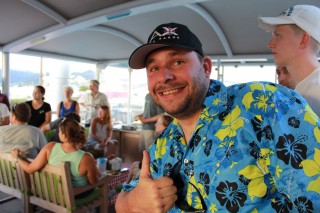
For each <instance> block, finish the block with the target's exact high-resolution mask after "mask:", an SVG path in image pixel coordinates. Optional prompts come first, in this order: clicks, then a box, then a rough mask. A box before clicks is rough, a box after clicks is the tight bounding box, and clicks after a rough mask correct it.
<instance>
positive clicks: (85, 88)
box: [79, 86, 89, 92]
mask: <svg viewBox="0 0 320 213" xmlns="http://www.w3.org/2000/svg"><path fill="white" fill-rule="evenodd" d="M88 89H89V87H88V86H80V88H79V91H81V92H82V91H87V90H88Z"/></svg>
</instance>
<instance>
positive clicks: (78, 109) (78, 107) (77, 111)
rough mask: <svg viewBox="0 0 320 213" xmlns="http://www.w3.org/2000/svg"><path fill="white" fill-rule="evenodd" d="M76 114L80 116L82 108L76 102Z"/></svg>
mask: <svg viewBox="0 0 320 213" xmlns="http://www.w3.org/2000/svg"><path fill="white" fill-rule="evenodd" d="M74 112H75V113H77V114H78V115H79V114H80V106H79V103H78V102H76V107H75V110H74Z"/></svg>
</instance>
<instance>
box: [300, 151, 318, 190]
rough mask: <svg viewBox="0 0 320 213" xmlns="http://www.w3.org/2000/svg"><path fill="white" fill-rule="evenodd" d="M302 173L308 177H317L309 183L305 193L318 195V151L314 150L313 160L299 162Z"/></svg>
mask: <svg viewBox="0 0 320 213" xmlns="http://www.w3.org/2000/svg"><path fill="white" fill-rule="evenodd" d="M301 165H302V167H303V171H304V173H305V174H306V175H307V176H308V177H313V176H318V177H317V179H315V180H313V181H310V183H309V184H308V187H307V191H315V192H317V193H320V150H319V149H317V148H315V149H314V160H310V159H307V160H304V161H302V162H301Z"/></svg>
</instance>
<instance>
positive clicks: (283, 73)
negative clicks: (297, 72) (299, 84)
mask: <svg viewBox="0 0 320 213" xmlns="http://www.w3.org/2000/svg"><path fill="white" fill-rule="evenodd" d="M276 72H277V76H278V82H279V84H281V85H283V86H285V87H288V88H290V89H294V88H295V86H296V83H295V81H294V80H293V79H292V77H291V75H290V73H289V72H288V70H287V68H286V67H284V66H277V69H276Z"/></svg>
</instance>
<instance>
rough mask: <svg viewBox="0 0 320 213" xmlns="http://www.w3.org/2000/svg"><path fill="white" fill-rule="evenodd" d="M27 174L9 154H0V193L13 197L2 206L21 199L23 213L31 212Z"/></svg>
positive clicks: (3, 201) (5, 200) (4, 201)
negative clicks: (15, 199)
mask: <svg viewBox="0 0 320 213" xmlns="http://www.w3.org/2000/svg"><path fill="white" fill-rule="evenodd" d="M25 181H26V173H24V172H23V171H22V170H21V169H20V166H19V164H16V163H15V160H14V158H13V157H12V156H11V154H9V153H0V191H2V192H4V193H6V194H9V195H11V197H9V198H6V199H3V200H1V201H0V204H3V203H6V202H8V201H11V200H12V199H14V198H18V199H21V201H22V209H21V212H31V205H30V204H29V202H28V192H27V190H28V189H27V188H26V185H27V184H26V182H25Z"/></svg>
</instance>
